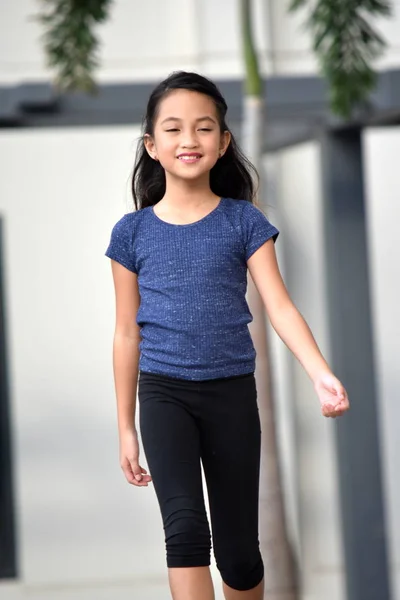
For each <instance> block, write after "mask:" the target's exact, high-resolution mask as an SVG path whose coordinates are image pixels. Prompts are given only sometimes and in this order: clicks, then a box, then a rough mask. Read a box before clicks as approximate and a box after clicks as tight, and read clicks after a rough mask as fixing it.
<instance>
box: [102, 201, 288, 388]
mask: <svg viewBox="0 0 400 600" xmlns="http://www.w3.org/2000/svg"><path fill="white" fill-rule="evenodd" d="M278 234H279V232H278V230H277V229H276V227H274V226H273V225H272V224H271V223H270V222H269V221H268V219H267V218H266V216H265V215H264V213H262V212H261V210H260V209H259V208H257V207H256V206H254V205H253V204H251V203H250V202H248V201H247V200H233V199H230V198H222V199H221V200H220V202H219V204H218V206H217V207H216V208H215V209H214V210H213V211H211V212H210V213H209V214H208V215H206V216H205V217H203V218H202V219H200V220H198V221H195V222H194V223H189V224H184V225H176V224H172V223H168V222H166V221H164V220H162V219H160V218H159V217H158V216H157V215H156V214H155V212H154V210H153V207H152V206H149V207H146V208H143V209H141V210H139V211H136V212H132V213H128V214H126V215H124V216H123V217H122V219H120V220H119V221H118V223H117V224H116V225H115V226H114V228H113V230H112V234H111V240H110V244H109V246H108V248H107V251H106V256H108V257H109V258H111V259H113V260H115V261H117V262H119V263H120V264H122V265H123V266H124V267H126V268H127V269H129V270H130V271H133V272H134V273H136V274H137V275H138V285H139V293H140V298H141V301H140V306H139V310H138V312H137V317H136V321H137V324H138V325H139V326H140V328H141V330H140V331H141V341H140V359H139V368H140V370H141V371H145V372H148V373H158V374H161V375H167V376H171V377H178V378H182V379H191V380H203V379H213V378H219V377H229V376H233V375H241V374H245V373H251V372H252V371H254V369H255V354H256V353H255V349H254V346H253V342H252V339H251V336H250V332H249V328H248V324H249V323H250V322H251V321H252V319H253V317H252V315H251V313H250V310H249V307H248V304H247V301H246V298H245V294H246V289H247V263H246V261H247V260H248V259H249V258H250V256H251V255H252V254H253V253H254V252H255V251H256V250H257V249H258V248H259V247H260V246H261V245H262V244H264V243H265V242H266V241H267V240H269V239H270V238H273V239H274V241H275V240H276V238H277V237H278Z"/></svg>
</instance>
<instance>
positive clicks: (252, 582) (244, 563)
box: [216, 553, 264, 592]
mask: <svg viewBox="0 0 400 600" xmlns="http://www.w3.org/2000/svg"><path fill="white" fill-rule="evenodd" d="M216 563H217V568H218V570H219V572H220V574H221V578H222V580H223V582H224V583H226V585H227V586H229V587H231V588H233V589H234V590H238V591H242V592H244V591H247V590H251V589H253V588H255V587H256V586H257V585H258V584H259V583H260V582H261V581H262V579H263V577H264V563H263V561H262V558H261V554H260V553H257V554H256V555H255V556H253V557H251V556H237V557H232V556H231V557H230V556H229V554H227V555H226V556H224V557H223V558H220V559H218V560H217V561H216Z"/></svg>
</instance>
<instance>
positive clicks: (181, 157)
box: [178, 154, 200, 160]
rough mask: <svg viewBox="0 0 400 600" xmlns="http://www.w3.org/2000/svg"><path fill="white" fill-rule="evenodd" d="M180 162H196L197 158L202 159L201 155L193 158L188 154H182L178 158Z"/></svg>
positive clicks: (194, 155)
mask: <svg viewBox="0 0 400 600" xmlns="http://www.w3.org/2000/svg"><path fill="white" fill-rule="evenodd" d="M178 158H179V160H194V159H196V158H200V154H193V155H192V156H189V155H188V154H182V155H181V156H178Z"/></svg>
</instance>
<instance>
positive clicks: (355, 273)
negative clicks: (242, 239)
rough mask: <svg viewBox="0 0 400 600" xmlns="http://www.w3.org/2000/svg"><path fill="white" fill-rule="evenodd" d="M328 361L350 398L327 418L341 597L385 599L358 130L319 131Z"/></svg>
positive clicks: (386, 584)
mask: <svg viewBox="0 0 400 600" xmlns="http://www.w3.org/2000/svg"><path fill="white" fill-rule="evenodd" d="M321 156H322V173H323V195H324V203H325V223H324V227H325V231H324V234H325V235H324V237H325V240H326V255H327V268H326V276H327V289H328V303H329V307H328V310H329V318H330V336H331V344H332V345H331V351H332V368H333V370H334V372H335V373H336V374H337V376H338V377H339V378H340V379H341V380H342V382H343V383H344V385H345V387H346V389H347V390H348V393H349V398H350V401H351V403H352V407H351V410H350V411H349V413H348V414H347V415H346V416H345V417H342V418H341V419H337V420H336V421H335V431H336V447H337V456H338V467H339V479H340V502H341V512H342V528H343V540H344V565H345V568H346V584H347V598H348V600H378V599H379V600H389V598H390V590H389V574H388V561H387V548H386V527H385V515H384V502H383V489H382V471H381V462H380V447H379V428H378V422H377V418H378V414H377V412H378V411H377V392H376V382H375V364H374V355H373V339H372V323H371V320H372V317H371V306H370V294H369V279H368V262H367V242H366V224H365V202H364V188H363V169H362V147H361V132H360V130H358V129H351V130H346V131H340V132H326V133H324V134H323V135H322V136H321Z"/></svg>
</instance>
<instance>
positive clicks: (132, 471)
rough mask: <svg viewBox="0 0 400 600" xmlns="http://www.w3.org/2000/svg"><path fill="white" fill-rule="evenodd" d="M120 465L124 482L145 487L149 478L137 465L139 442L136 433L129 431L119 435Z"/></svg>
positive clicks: (144, 470)
mask: <svg viewBox="0 0 400 600" xmlns="http://www.w3.org/2000/svg"><path fill="white" fill-rule="evenodd" d="M119 446H120V448H119V449H120V465H121V469H122V470H123V472H124V475H125V477H126V480H127V481H128V483H131V484H132V485H136V486H137V487H144V486H147V485H148V483H149V481H151V476H150V475H147V471H146V469H143V467H141V466H140V465H139V442H138V438H137V433H136V432H135V431H130V432H127V433H124V434H121V435H120V438H119Z"/></svg>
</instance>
